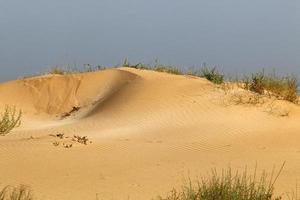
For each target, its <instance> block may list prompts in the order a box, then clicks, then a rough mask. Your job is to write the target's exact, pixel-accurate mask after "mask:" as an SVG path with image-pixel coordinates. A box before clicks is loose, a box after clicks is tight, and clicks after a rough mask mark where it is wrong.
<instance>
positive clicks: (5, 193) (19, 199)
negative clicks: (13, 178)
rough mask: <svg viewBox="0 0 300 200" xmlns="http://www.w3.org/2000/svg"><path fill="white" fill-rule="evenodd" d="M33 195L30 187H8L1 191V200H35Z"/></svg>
mask: <svg viewBox="0 0 300 200" xmlns="http://www.w3.org/2000/svg"><path fill="white" fill-rule="evenodd" d="M33 199H34V198H33V194H32V191H31V190H30V188H29V187H27V186H25V185H20V186H18V187H12V186H6V187H4V188H3V189H2V190H0V200H33Z"/></svg>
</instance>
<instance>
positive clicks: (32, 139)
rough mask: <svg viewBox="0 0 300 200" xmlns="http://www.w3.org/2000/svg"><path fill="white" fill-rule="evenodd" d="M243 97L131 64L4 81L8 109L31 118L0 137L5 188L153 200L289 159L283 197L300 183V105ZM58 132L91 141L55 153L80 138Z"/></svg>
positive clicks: (47, 195) (56, 195)
mask: <svg viewBox="0 0 300 200" xmlns="http://www.w3.org/2000/svg"><path fill="white" fill-rule="evenodd" d="M237 95H242V96H243V97H245V96H246V98H247V95H251V94H249V93H248V92H246V91H240V90H234V91H233V90H229V89H226V90H224V88H222V87H220V86H216V85H214V84H212V83H210V82H208V81H207V80H204V79H201V78H196V77H191V76H178V75H171V74H166V73H159V72H153V71H145V70H136V69H130V68H120V69H112V70H105V71H100V72H92V73H84V74H77V75H66V76H61V75H48V76H42V77H34V78H30V79H24V80H17V81H12V82H7V83H3V84H0V107H3V106H5V105H7V104H9V105H16V106H17V107H18V108H21V109H22V110H23V112H24V116H23V124H22V126H21V127H20V128H17V129H15V130H14V131H13V132H12V133H11V134H10V135H8V136H5V137H0V162H1V167H0V174H1V179H0V183H1V184H2V185H4V184H19V183H24V184H27V185H30V186H31V187H32V188H33V189H34V192H35V193H36V195H37V197H39V198H40V199H96V196H98V199H128V197H129V198H130V199H151V198H152V197H155V196H156V195H158V194H166V193H167V192H168V191H169V190H170V189H172V188H173V187H179V185H180V184H181V183H182V180H183V178H184V177H186V176H188V175H189V176H191V177H195V176H197V175H206V174H207V172H209V170H210V169H211V168H212V167H217V168H222V167H227V166H229V165H230V166H232V167H233V168H236V169H243V168H244V167H245V166H246V165H247V166H248V167H249V168H254V166H255V163H258V167H259V168H260V169H270V170H271V169H272V167H273V166H274V165H275V166H277V167H279V166H280V164H281V163H282V162H284V161H286V167H285V168H284V171H283V173H282V175H281V177H280V179H279V180H278V183H277V186H278V187H277V189H278V190H277V192H278V193H281V192H283V191H286V190H288V189H290V188H291V187H294V185H295V182H296V179H297V178H298V179H299V178H300V160H299V159H298V157H299V155H300V154H299V153H300V145H299V141H300V140H299V139H300V134H299V132H300V126H299V121H300V108H299V107H298V106H296V105H292V104H289V103H287V102H284V101H273V100H268V99H266V100H264V102H263V103H261V104H255V105H253V104H251V103H240V102H237V100H236V97H237ZM73 107H80V110H79V111H78V112H74V113H73V114H72V115H71V116H69V117H67V118H64V119H61V116H62V115H64V113H66V112H70V111H71V110H72V108H73ZM57 133H64V134H65V136H69V137H72V136H73V135H74V134H76V135H81V136H88V137H89V138H90V140H91V141H92V143H91V144H89V145H81V144H77V143H73V147H72V148H69V149H66V148H63V147H62V146H61V145H59V146H57V147H56V146H54V145H53V144H52V143H53V142H55V141H58V142H61V143H70V142H71V141H70V139H63V140H60V139H58V138H55V137H52V136H49V135H50V134H57ZM71 143H72V142H71Z"/></svg>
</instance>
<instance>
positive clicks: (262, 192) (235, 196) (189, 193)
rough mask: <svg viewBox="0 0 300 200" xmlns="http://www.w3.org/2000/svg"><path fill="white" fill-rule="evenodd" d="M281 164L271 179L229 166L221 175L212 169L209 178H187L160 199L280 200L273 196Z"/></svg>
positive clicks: (264, 174) (264, 175)
mask: <svg viewBox="0 0 300 200" xmlns="http://www.w3.org/2000/svg"><path fill="white" fill-rule="evenodd" d="M283 166H284V165H282V167H281V169H280V171H279V172H278V174H277V175H276V176H275V178H274V179H273V178H272V177H273V173H272V176H271V178H270V180H267V175H266V173H265V172H264V173H263V174H262V175H261V177H260V178H259V179H257V178H256V170H255V173H254V175H252V176H251V175H248V173H247V170H245V171H244V172H243V173H241V174H240V173H238V172H233V171H232V170H231V169H230V168H229V169H228V170H223V171H222V173H221V175H219V174H218V173H217V171H216V170H212V174H211V175H212V176H211V177H210V178H202V179H201V180H200V181H198V182H197V184H193V183H192V181H191V180H189V182H188V184H187V185H185V186H184V187H183V188H182V190H180V191H177V190H175V189H173V190H172V191H171V193H170V194H169V195H168V196H167V197H166V198H162V197H159V198H158V199H160V200H280V199H281V197H274V184H275V182H276V180H277V178H278V176H279V174H280V173H281V171H282V169H283Z"/></svg>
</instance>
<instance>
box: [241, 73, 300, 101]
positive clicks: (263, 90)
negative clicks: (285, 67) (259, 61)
mask: <svg viewBox="0 0 300 200" xmlns="http://www.w3.org/2000/svg"><path fill="white" fill-rule="evenodd" d="M298 86H299V81H298V79H297V78H296V77H294V76H285V77H279V76H276V75H275V74H273V75H266V74H265V73H264V71H262V72H259V73H256V74H253V75H252V77H251V78H246V79H245V80H244V87H245V89H248V90H250V91H252V92H255V93H258V94H267V95H269V96H275V97H276V98H278V99H282V100H286V101H290V102H292V103H298V95H297V94H298Z"/></svg>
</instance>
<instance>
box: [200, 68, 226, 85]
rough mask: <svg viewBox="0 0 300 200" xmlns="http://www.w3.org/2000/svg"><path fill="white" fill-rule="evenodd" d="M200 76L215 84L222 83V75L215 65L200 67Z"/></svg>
mask: <svg viewBox="0 0 300 200" xmlns="http://www.w3.org/2000/svg"><path fill="white" fill-rule="evenodd" d="M200 76H201V77H204V78H206V79H207V80H209V81H211V82H213V83H215V84H222V83H223V82H224V75H223V74H221V73H220V72H218V70H217V68H216V67H213V68H209V67H207V66H206V65H204V66H203V67H202V69H201V73H200Z"/></svg>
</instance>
